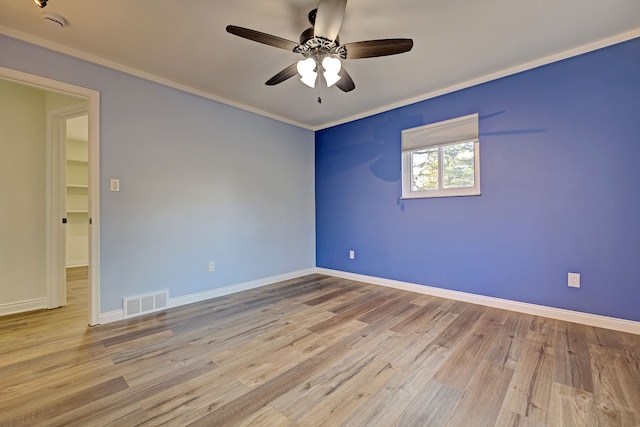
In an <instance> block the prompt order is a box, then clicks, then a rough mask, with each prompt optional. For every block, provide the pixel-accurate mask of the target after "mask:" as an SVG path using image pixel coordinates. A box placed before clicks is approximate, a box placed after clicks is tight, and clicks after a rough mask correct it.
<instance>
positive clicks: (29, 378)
mask: <svg viewBox="0 0 640 427" xmlns="http://www.w3.org/2000/svg"><path fill="white" fill-rule="evenodd" d="M72 273H73V274H69V279H70V280H69V284H68V289H69V291H68V293H69V302H70V304H69V305H68V306H67V307H64V308H61V309H56V310H51V311H39V312H33V313H28V314H22V315H13V316H7V317H4V318H0V425H2V426H13V425H25V426H50V425H51V426H63V425H64V426H67V425H78V426H106V425H112V426H137V425H145V426H147V425H148V426H155V425H168V426H187V425H194V426H270V427H271V426H384V427H387V426H403V427H405V426H640V336H637V335H631V334H625V333H621V332H615V331H609V330H604V329H598V328H593V327H589V326H584V325H578V324H573V323H567V322H562V321H557V320H552V319H547V318H542V317H536V316H530V315H525V314H519V313H513V312H509V311H504V310H498V309H494V308H488V307H483V306H478V305H473V304H467V303H462V302H456V301H450V300H445V299H441V298H435V297H430V296H425V295H419V294H413V293H410V292H406V291H399V290H394V289H386V288H381V287H377V286H373V285H368V284H365V283H360V282H354V281H349V280H344V279H337V278H332V277H327V276H322V275H310V276H306V277H302V278H299V279H295V280H290V281H286V282H282V283H278V284H275V285H271V286H267V287H263V288H260V289H255V290H251V291H246V292H242V293H239V294H235V295H229V296H225V297H220V298H217V299H214V300H209V301H205V302H201V303H197V304H191V305H188V306H183V307H179V308H175V309H171V310H167V311H165V312H162V313H155V314H152V315H147V316H144V317H140V318H134V319H130V320H126V321H121V322H116V323H111V324H107V325H103V326H99V327H94V328H90V327H87V326H86V323H87V315H86V313H87V312H86V307H87V293H86V271H85V275H84V276H83V274H82V270H78V271H75V272H72ZM83 284H84V285H85V286H84V287H83Z"/></svg>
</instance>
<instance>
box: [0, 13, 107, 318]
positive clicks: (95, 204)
mask: <svg viewBox="0 0 640 427" xmlns="http://www.w3.org/2000/svg"><path fill="white" fill-rule="evenodd" d="M1 28H4V27H1V26H0V29H1ZM0 78H3V79H8V80H12V81H14V82H16V83H20V84H26V85H30V86H33V87H36V88H39V89H43V90H46V91H50V92H57V93H62V94H65V95H71V96H77V97H82V98H85V99H86V100H87V103H88V105H89V214H90V218H91V219H92V226H90V227H89V260H90V266H89V324H90V325H97V324H99V322H100V92H98V91H96V90H93V89H88V88H84V87H81V86H76V85H72V84H69V83H64V82H60V81H57V80H51V79H48V78H45V77H41V76H36V75H34V74H29V73H25V72H22V71H17V70H13V69H11V68H5V67H0ZM47 227H49V229H48V230H47V232H50V231H51V229H50V227H51V225H50V224H49V223H47ZM46 250H47V251H48V250H50V248H48V247H47V249H46ZM46 259H47V260H48V261H47V262H49V261H51V260H52V259H53V258H52V255H50V254H47V255H46Z"/></svg>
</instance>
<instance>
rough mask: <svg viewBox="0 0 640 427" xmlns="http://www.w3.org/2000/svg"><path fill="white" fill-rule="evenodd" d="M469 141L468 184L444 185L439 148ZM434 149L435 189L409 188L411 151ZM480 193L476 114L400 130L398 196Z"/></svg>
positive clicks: (441, 156)
mask: <svg viewBox="0 0 640 427" xmlns="http://www.w3.org/2000/svg"><path fill="white" fill-rule="evenodd" d="M468 142H473V161H474V164H473V183H474V185H473V186H472V187H458V188H444V187H443V172H444V170H443V169H444V163H443V161H442V159H443V155H442V150H443V147H447V146H451V145H457V144H464V143H468ZM436 147H437V148H438V188H437V189H432V190H412V188H411V187H412V185H411V183H412V181H413V180H412V178H413V177H412V172H413V168H412V165H411V154H412V153H414V152H416V151H424V150H426V149H432V148H436ZM480 194H481V193H480V140H479V138H478V114H470V115H468V116H463V117H456V118H454V119H450V120H445V121H441V122H437V123H431V124H428V125H424V126H419V127H415V128H411V129H405V130H403V131H402V197H401V198H402V199H418V198H431V197H460V196H479V195H480Z"/></svg>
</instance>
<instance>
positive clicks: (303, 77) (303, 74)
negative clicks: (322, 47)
mask: <svg viewBox="0 0 640 427" xmlns="http://www.w3.org/2000/svg"><path fill="white" fill-rule="evenodd" d="M315 68H316V61H315V60H314V59H313V58H306V59H301V60H300V61H298V65H297V69H298V74H300V81H302V83H304V84H306V85H307V86H309V87H316V79H317V78H318V73H316V72H315V71H314V70H315Z"/></svg>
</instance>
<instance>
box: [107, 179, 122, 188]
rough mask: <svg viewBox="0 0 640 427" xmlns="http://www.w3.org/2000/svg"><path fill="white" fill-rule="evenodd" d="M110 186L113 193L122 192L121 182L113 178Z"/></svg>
mask: <svg viewBox="0 0 640 427" xmlns="http://www.w3.org/2000/svg"><path fill="white" fill-rule="evenodd" d="M109 186H110V187H109V188H110V189H111V191H120V180H119V179H114V178H111V181H110V182H109Z"/></svg>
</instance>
